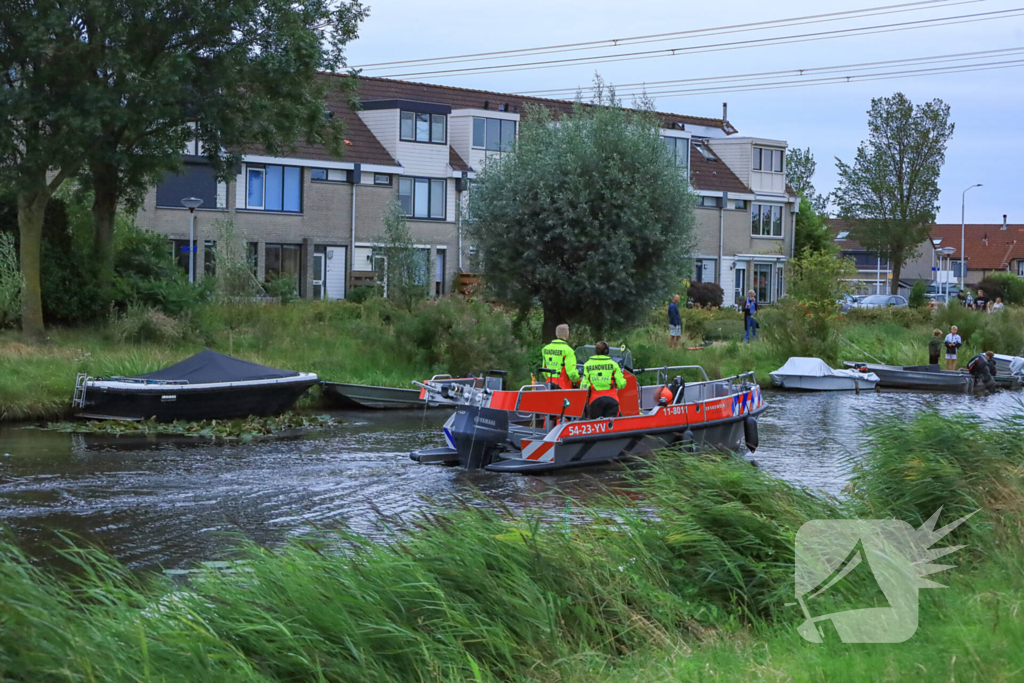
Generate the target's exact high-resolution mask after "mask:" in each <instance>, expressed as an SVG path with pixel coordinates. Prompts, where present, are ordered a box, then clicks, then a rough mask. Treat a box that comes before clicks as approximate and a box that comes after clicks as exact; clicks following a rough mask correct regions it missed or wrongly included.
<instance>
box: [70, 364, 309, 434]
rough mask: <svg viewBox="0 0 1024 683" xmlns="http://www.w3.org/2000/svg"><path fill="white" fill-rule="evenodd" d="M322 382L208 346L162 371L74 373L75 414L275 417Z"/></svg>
mask: <svg viewBox="0 0 1024 683" xmlns="http://www.w3.org/2000/svg"><path fill="white" fill-rule="evenodd" d="M318 381H320V378H319V377H317V376H316V374H314V373H312V372H296V371H294V370H280V369H278V368H271V367H267V366H265V365H259V364H257V363H251V362H249V361H245V360H241V359H240V358H234V357H232V356H226V355H224V354H222V353H217V352H216V351H210V350H209V349H207V350H205V351H201V352H199V353H197V354H196V355H194V356H192V357H190V358H186V359H185V360H183V361H181V362H180V363H175V364H174V365H171V366H169V367H166V368H164V369H163V370H158V371H156V372H151V373H149V374H146V375H135V376H133V377H109V378H103V377H89V376H88V375H85V374H80V375H79V376H78V381H77V382H76V385H75V397H74V400H73V407H74V408H76V409H77V410H78V413H77V414H78V416H79V417H86V418H93V419H115V420H148V419H151V418H152V419H155V420H157V421H158V422H173V421H174V420H227V419H234V418H238V417H247V416H249V415H256V416H267V415H275V414H277V413H280V412H282V411H284V410H286V409H288V408H289V407H290V406H291V405H292V404H293V403H295V401H296V400H298V398H299V397H300V396H302V394H304V393H306V391H307V390H308V389H309V388H310V387H311V386H313V385H314V384H316V383H317V382H318Z"/></svg>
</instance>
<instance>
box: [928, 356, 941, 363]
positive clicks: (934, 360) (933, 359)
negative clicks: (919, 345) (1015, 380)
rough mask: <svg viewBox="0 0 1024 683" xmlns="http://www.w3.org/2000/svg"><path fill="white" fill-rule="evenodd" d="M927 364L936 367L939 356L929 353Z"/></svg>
mask: <svg viewBox="0 0 1024 683" xmlns="http://www.w3.org/2000/svg"><path fill="white" fill-rule="evenodd" d="M928 364H929V365H938V364H939V354H937V353H929V354H928Z"/></svg>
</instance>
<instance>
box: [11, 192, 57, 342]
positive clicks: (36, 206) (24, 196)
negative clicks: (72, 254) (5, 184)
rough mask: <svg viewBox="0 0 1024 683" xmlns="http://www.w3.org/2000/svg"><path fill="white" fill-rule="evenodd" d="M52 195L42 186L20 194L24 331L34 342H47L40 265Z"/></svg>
mask: <svg viewBox="0 0 1024 683" xmlns="http://www.w3.org/2000/svg"><path fill="white" fill-rule="evenodd" d="M51 194H52V192H51V191H50V189H49V187H47V185H46V181H45V178H44V179H43V182H42V183H41V184H40V185H39V186H37V187H36V189H34V190H21V191H20V192H19V193H18V231H19V233H20V236H21V253H20V254H19V257H20V261H21V275H22V277H23V278H24V280H25V289H24V291H23V292H22V296H21V331H22V334H24V335H25V337H27V338H28V339H30V340H31V341H34V342H41V341H43V340H44V338H45V337H44V331H43V295H42V284H41V282H40V261H41V257H42V248H43V217H44V216H45V214H46V204H47V202H48V201H49V200H50V195H51Z"/></svg>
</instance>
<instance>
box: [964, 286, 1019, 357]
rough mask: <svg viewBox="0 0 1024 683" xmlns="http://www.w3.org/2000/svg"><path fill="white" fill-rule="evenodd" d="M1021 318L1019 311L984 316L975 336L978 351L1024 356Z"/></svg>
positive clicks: (1011, 310)
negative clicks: (978, 347) (978, 346)
mask: <svg viewBox="0 0 1024 683" xmlns="http://www.w3.org/2000/svg"><path fill="white" fill-rule="evenodd" d="M982 289H984V287H982ZM987 293H988V292H987V290H986V294H987ZM1021 317H1022V316H1021V311H1020V310H1019V309H1010V310H1007V311H1003V313H1002V314H1000V315H986V316H985V319H984V321H983V322H982V324H981V328H980V329H979V330H978V332H977V335H976V336H977V341H978V344H979V345H980V350H983V351H995V352H996V353H1008V354H1010V355H1013V356H1020V355H1024V320H1022V319H1021Z"/></svg>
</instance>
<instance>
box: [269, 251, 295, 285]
mask: <svg viewBox="0 0 1024 683" xmlns="http://www.w3.org/2000/svg"><path fill="white" fill-rule="evenodd" d="M300 252H301V247H300V246H299V245H298V244H268V245H267V247H266V252H265V253H266V258H265V261H264V263H265V264H266V267H265V268H264V271H263V272H264V277H265V278H266V280H267V282H269V281H271V280H273V279H275V278H277V277H280V276H281V275H291V276H292V277H294V278H295V287H296V289H297V288H298V286H299V254H300Z"/></svg>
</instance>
